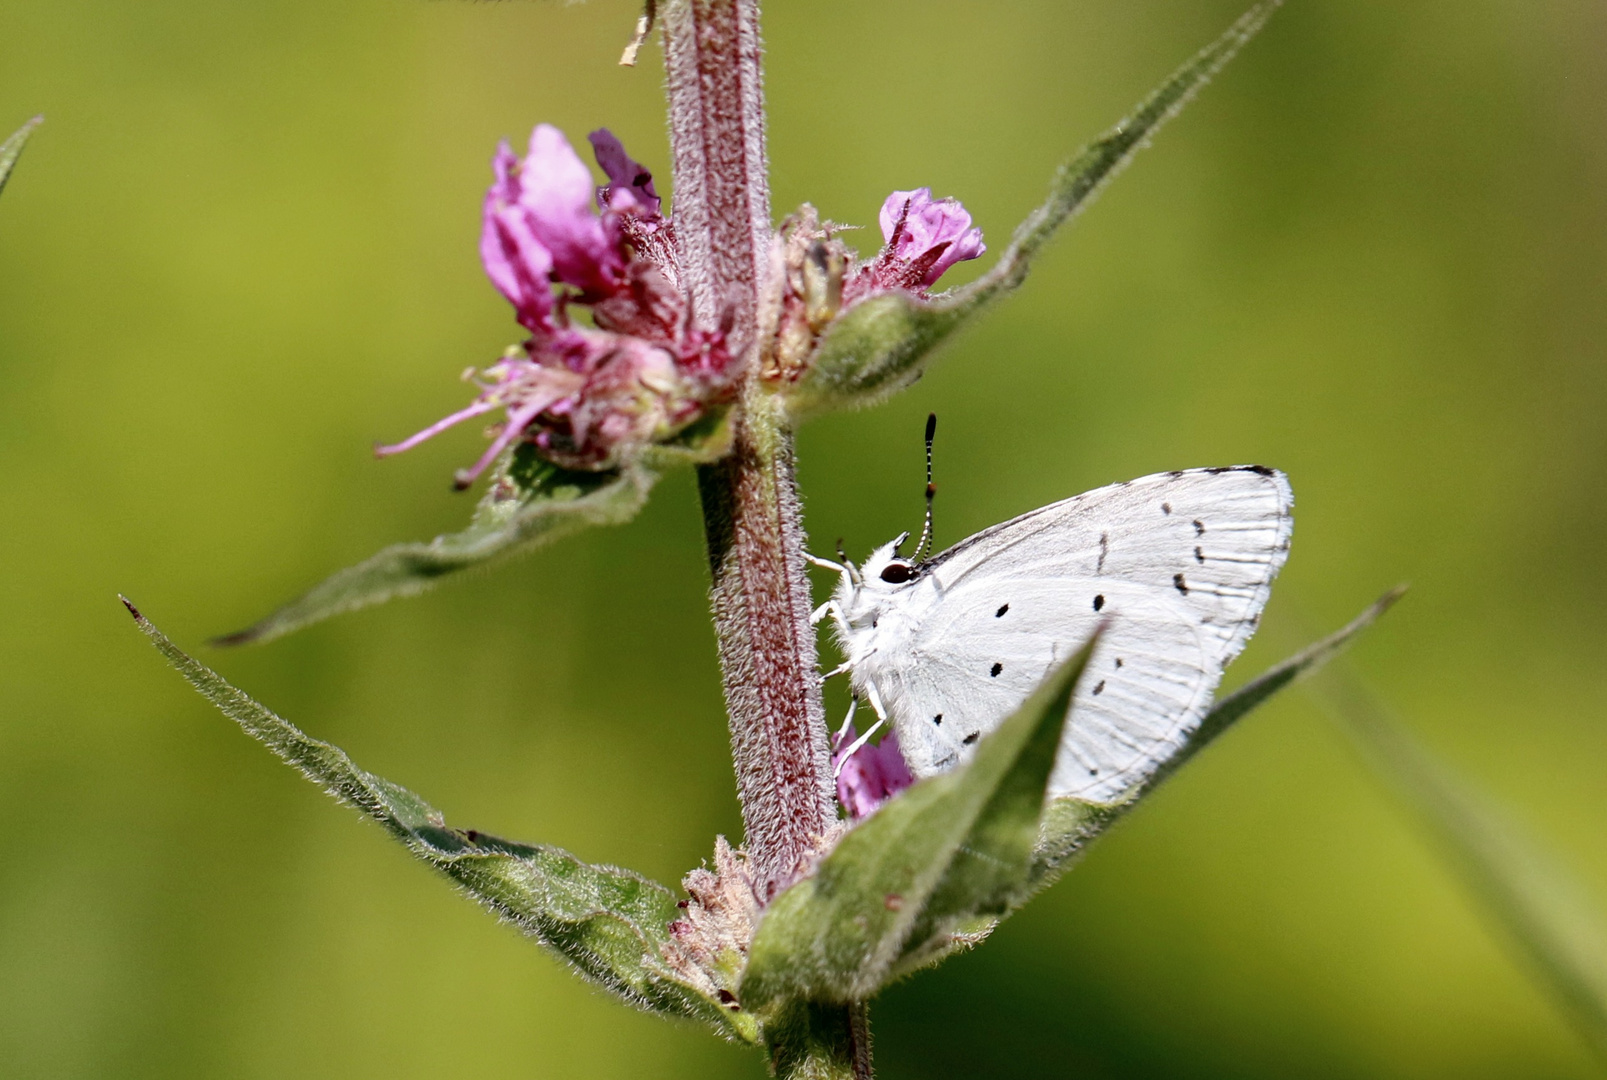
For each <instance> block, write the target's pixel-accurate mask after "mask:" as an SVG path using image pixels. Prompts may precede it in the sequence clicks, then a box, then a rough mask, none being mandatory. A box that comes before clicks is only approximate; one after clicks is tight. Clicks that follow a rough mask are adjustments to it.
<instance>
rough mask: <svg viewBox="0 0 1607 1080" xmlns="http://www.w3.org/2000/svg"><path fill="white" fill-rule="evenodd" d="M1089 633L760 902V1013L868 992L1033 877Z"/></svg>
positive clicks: (753, 963)
mask: <svg viewBox="0 0 1607 1080" xmlns="http://www.w3.org/2000/svg"><path fill="white" fill-rule="evenodd" d="M1092 647H1093V643H1092V642H1090V643H1089V645H1087V646H1085V647H1084V648H1083V649H1081V650H1080V651H1079V652H1078V653H1077V654H1076V655H1075V656H1073V657H1072V658H1071V659H1069V660H1067V661H1065V662H1064V663H1062V664H1061V665H1060V666H1059V667H1058V668H1057V669H1055V670H1054V671H1052V672H1051V673H1050V674H1049V675H1048V676H1047V677H1046V678H1045V679H1044V682H1043V683H1042V684H1041V685H1040V687H1039V689H1038V690H1037V691H1036V692H1034V693H1033V695H1032V696H1031V697H1030V698H1028V699H1027V701H1026V702H1024V703H1023V704H1022V706H1021V708H1020V709H1018V710H1017V711H1016V713H1015V714H1014V715H1012V716H1011V717H1010V718H1009V719H1007V720H1006V721H1005V722H1004V723H1003V724H1001V725H1000V726H999V727H998V728H997V729H995V730H994V732H993V733H992V734H991V735H988V736H987V737H986V738H984V739H983V740H982V741H981V743H980V744H979V745H978V746H977V748H976V751H975V754H974V755H973V756H972V758H971V760H970V762H968V763H967V764H966V765H964V766H962V767H960V768H959V769H956V770H955V771H953V772H949V773H945V774H943V775H941V776H935V777H931V778H929V779H926V780H922V781H920V782H918V783H916V784H914V785H913V786H911V787H910V788H908V789H907V790H905V791H904V792H903V793H902V794H900V795H898V796H897V797H896V798H894V799H892V800H891V801H890V802H888V803H887V804H886V805H884V806H883V807H882V808H881V809H880V810H878V811H877V812H876V813H875V814H873V815H872V816H870V817H868V818H866V819H865V820H864V821H862V822H860V823H859V824H858V825H857V826H855V827H854V828H852V829H850V830H849V831H848V833H847V834H845V835H844V836H843V838H842V840H841V841H839V842H838V844H837V846H836V847H835V848H834V849H833V850H832V852H831V853H830V854H829V855H827V856H826V857H825V858H824V859H822V860H821V862H820V864H819V866H818V867H817V868H816V869H815V872H814V873H813V874H812V875H811V876H810V877H808V878H805V879H804V880H802V881H800V882H798V883H797V884H795V885H793V886H792V887H791V888H789V889H787V890H786V891H785V892H783V893H782V894H781V895H780V896H778V897H777V898H776V899H775V900H774V901H773V902H772V903H771V905H770V907H769V908H768V909H766V911H765V916H764V920H763V921H762V922H761V923H760V924H759V931H758V933H757V935H755V938H754V941H753V946H752V948H751V950H750V953H749V960H748V967H747V970H746V972H745V973H744V975H743V978H742V986H741V994H740V997H741V1000H742V1002H743V1004H744V1006H745V1007H747V1008H749V1009H751V1010H754V1011H756V1012H759V1013H760V1014H761V1015H765V1014H767V1013H768V1012H771V1011H775V1010H779V1009H784V1008H785V1007H786V1003H787V1002H790V1001H797V1000H808V1001H816V1002H821V1001H832V1002H853V1001H863V1000H866V999H867V998H869V997H870V996H871V995H872V994H874V993H875V992H876V990H877V989H879V988H880V987H881V986H882V985H884V984H885V983H886V982H888V981H889V980H891V979H894V978H897V977H899V976H900V975H901V974H903V973H904V972H905V971H908V970H911V969H912V968H914V967H919V966H923V965H924V964H926V963H930V962H931V961H932V960H935V959H936V958H937V957H939V956H941V955H942V954H943V953H944V952H945V951H952V946H953V944H954V943H955V942H956V941H962V940H965V939H966V938H967V937H968V936H970V935H971V932H972V930H973V929H974V924H976V923H977V922H978V921H979V920H980V921H981V922H982V923H983V924H986V923H987V921H988V920H990V919H992V918H995V917H997V916H998V915H999V914H1002V913H1003V912H1005V911H1007V910H1008V909H1009V908H1010V906H1011V905H1012V904H1013V903H1014V902H1015V900H1016V899H1017V898H1018V896H1020V895H1021V894H1022V893H1023V892H1024V891H1025V889H1026V888H1027V887H1028V883H1029V865H1030V861H1031V857H1032V850H1033V844H1034V841H1035V839H1036V836H1037V832H1038V821H1039V818H1040V815H1041V814H1042V812H1043V809H1044V796H1045V793H1046V792H1047V790H1048V784H1049V775H1050V773H1051V771H1052V770H1053V768H1054V761H1055V756H1056V754H1057V752H1058V750H1059V746H1060V734H1061V730H1062V729H1063V727H1064V726H1065V724H1066V715H1067V712H1068V711H1069V708H1070V701H1071V694H1072V690H1073V689H1074V687H1075V685H1076V682H1077V679H1078V678H1079V677H1080V675H1081V673H1082V670H1083V667H1084V665H1085V664H1086V663H1087V659H1088V655H1089V653H1090V651H1091V650H1092Z"/></svg>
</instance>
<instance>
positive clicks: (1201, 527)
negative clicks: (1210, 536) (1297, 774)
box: [1194, 518, 1205, 536]
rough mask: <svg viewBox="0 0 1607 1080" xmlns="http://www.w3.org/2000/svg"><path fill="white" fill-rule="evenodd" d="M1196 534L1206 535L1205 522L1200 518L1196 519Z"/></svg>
mask: <svg viewBox="0 0 1607 1080" xmlns="http://www.w3.org/2000/svg"><path fill="white" fill-rule="evenodd" d="M1194 535H1195V536H1204V535H1205V522H1203V521H1201V520H1200V519H1199V518H1195V519H1194Z"/></svg>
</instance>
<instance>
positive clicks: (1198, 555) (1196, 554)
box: [1194, 547, 1205, 563]
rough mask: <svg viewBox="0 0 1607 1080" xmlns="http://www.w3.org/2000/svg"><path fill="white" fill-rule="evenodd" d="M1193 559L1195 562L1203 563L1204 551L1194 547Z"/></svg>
mask: <svg viewBox="0 0 1607 1080" xmlns="http://www.w3.org/2000/svg"><path fill="white" fill-rule="evenodd" d="M1194 561H1195V562H1197V563H1203V562H1204V561H1205V552H1203V551H1201V550H1200V549H1199V548H1198V547H1196V548H1195V549H1194Z"/></svg>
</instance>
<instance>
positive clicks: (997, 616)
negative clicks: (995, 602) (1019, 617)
mask: <svg viewBox="0 0 1607 1080" xmlns="http://www.w3.org/2000/svg"><path fill="white" fill-rule="evenodd" d="M1009 610H1010V605H1009V604H1001V605H1000V606H999V610H998V611H995V612H994V613H993V617H994V618H995V619H1002V618H1004V613H1005V612H1007V611H1009Z"/></svg>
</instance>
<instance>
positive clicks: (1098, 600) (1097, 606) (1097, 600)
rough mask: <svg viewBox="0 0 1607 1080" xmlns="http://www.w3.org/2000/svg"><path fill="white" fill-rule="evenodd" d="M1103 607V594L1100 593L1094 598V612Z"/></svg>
mask: <svg viewBox="0 0 1607 1080" xmlns="http://www.w3.org/2000/svg"><path fill="white" fill-rule="evenodd" d="M1104 606H1105V594H1104V593H1100V594H1099V595H1098V596H1096V597H1094V610H1095V611H1099V610H1100V609H1102V608H1103V607H1104Z"/></svg>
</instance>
